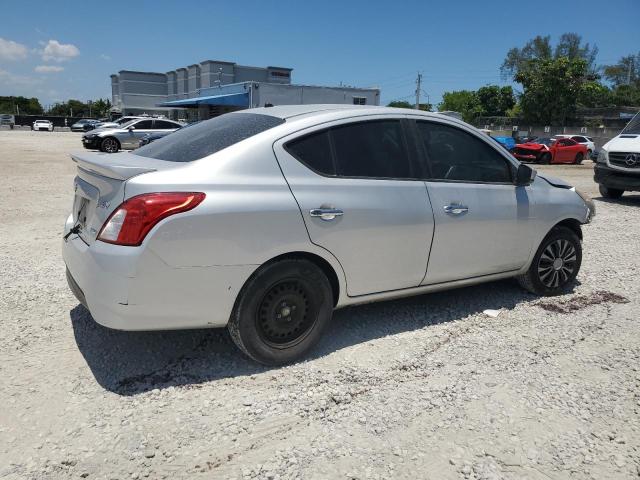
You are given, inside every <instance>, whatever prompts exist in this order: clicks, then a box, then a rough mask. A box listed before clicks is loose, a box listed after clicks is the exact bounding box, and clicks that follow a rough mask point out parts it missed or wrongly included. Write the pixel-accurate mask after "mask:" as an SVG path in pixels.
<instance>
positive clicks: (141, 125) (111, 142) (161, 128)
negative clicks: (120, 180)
mask: <svg viewBox="0 0 640 480" xmlns="http://www.w3.org/2000/svg"><path fill="white" fill-rule="evenodd" d="M180 127H182V124H180V123H178V122H174V121H173V120H161V119H157V118H138V119H135V120H131V121H130V122H128V123H125V124H124V125H122V126H121V127H120V128H98V129H96V130H93V131H91V132H88V133H85V134H84V135H83V136H82V145H84V147H85V148H88V149H93V150H101V151H103V152H107V153H115V152H117V151H118V150H120V149H122V150H133V149H134V148H138V146H139V145H140V140H141V139H142V137H144V136H145V135H147V134H152V133H171V132H173V131H175V130H177V129H178V128H180Z"/></svg>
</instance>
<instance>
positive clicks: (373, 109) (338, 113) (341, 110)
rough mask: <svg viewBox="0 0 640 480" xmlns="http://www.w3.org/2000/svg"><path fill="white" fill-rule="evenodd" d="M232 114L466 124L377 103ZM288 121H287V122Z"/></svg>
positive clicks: (273, 108)
mask: <svg viewBox="0 0 640 480" xmlns="http://www.w3.org/2000/svg"><path fill="white" fill-rule="evenodd" d="M233 113H234V114H251V113H253V114H261V115H270V116H272V117H276V118H281V119H283V120H290V119H295V120H304V119H309V118H312V117H317V116H326V117H331V118H333V119H336V118H348V117H354V116H360V115H376V114H377V115H381V114H396V115H418V116H423V117H426V118H437V119H441V120H442V119H446V120H447V121H449V122H451V123H459V124H462V125H467V126H468V124H467V123H465V122H463V121H462V120H458V119H457V118H455V117H452V116H450V115H446V114H442V113H438V112H425V111H424V110H413V109H409V108H393V107H381V106H378V105H344V104H312V105H278V106H274V107H258V108H251V109H247V110H239V111H237V112H233ZM287 123H288V122H287Z"/></svg>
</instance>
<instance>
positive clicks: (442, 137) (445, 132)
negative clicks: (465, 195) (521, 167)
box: [417, 121, 512, 183]
mask: <svg viewBox="0 0 640 480" xmlns="http://www.w3.org/2000/svg"><path fill="white" fill-rule="evenodd" d="M417 127H418V134H419V136H420V140H421V141H422V143H423V145H424V150H425V153H426V155H427V160H428V162H429V164H430V167H431V178H432V179H433V180H445V181H459V182H474V183H511V180H512V175H511V168H510V165H509V163H508V162H507V160H506V159H505V158H504V157H503V156H502V155H500V154H499V153H498V152H497V151H496V150H495V149H494V148H492V147H491V146H489V145H487V144H486V143H485V142H483V141H482V140H480V139H478V138H476V137H475V136H473V135H472V134H470V133H467V132H465V131H463V130H461V129H459V128H457V127H452V126H449V125H444V124H441V123H435V122H424V121H419V122H417Z"/></svg>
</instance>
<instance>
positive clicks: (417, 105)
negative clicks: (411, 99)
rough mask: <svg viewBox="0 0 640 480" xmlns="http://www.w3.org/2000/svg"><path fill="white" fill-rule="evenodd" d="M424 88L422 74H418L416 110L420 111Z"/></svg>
mask: <svg viewBox="0 0 640 480" xmlns="http://www.w3.org/2000/svg"><path fill="white" fill-rule="evenodd" d="M421 87H422V74H421V73H418V78H417V79H416V106H415V109H416V110H420V89H421Z"/></svg>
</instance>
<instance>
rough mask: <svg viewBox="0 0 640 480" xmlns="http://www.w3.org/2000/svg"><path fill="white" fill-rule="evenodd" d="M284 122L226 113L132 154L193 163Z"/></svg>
mask: <svg viewBox="0 0 640 480" xmlns="http://www.w3.org/2000/svg"><path fill="white" fill-rule="evenodd" d="M283 123H284V120H283V119H281V118H276V117H272V116H271V115H261V114H257V113H227V114H226V115H221V116H219V117H216V118H212V119H211V120H205V121H203V122H199V123H198V124H196V125H192V126H189V127H187V128H183V129H180V130H178V131H176V132H174V133H172V134H171V135H167V136H166V137H164V138H161V139H159V140H156V141H155V142H153V143H150V144H148V145H145V146H144V147H141V148H139V149H137V150H135V151H134V152H133V153H135V154H136V155H140V156H142V157H149V158H155V159H158V160H168V161H169V162H192V161H194V160H199V159H201V158H204V157H206V156H207V155H211V154H212V153H216V152H219V151H220V150H222V149H225V148H227V147H230V146H231V145H233V144H235V143H238V142H241V141H242V140H245V139H247V138H249V137H253V136H254V135H257V134H258V133H261V132H264V131H265V130H269V129H270V128H273V127H276V126H278V125H281V124H283Z"/></svg>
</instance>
